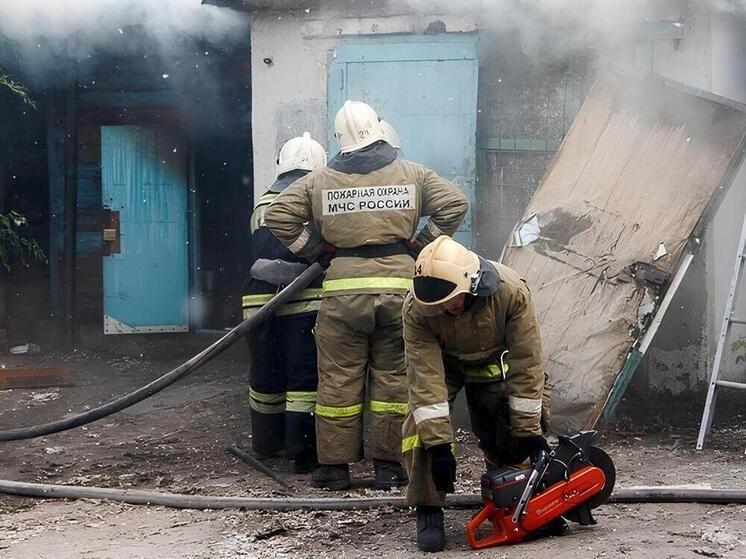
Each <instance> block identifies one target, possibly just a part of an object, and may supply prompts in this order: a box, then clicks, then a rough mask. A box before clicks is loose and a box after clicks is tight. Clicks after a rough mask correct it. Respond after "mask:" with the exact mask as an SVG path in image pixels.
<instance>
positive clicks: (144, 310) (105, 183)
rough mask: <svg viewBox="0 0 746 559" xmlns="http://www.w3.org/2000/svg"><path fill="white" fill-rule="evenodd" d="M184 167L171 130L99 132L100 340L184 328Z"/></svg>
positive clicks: (179, 142) (180, 144) (180, 143)
mask: <svg viewBox="0 0 746 559" xmlns="http://www.w3.org/2000/svg"><path fill="white" fill-rule="evenodd" d="M186 169H187V165H186V143H185V141H184V137H183V134H182V133H180V132H179V131H178V130H175V129H168V128H162V127H155V126H152V127H151V126H103V127H102V128H101V183H102V188H101V192H102V195H101V196H102V200H101V202H102V205H103V208H104V216H105V218H104V230H103V238H104V278H103V279H104V332H105V333H106V334H133V333H148V332H183V331H186V330H188V329H189V322H188V313H187V309H188V280H187V248H188V247H187V186H186V185H187V180H186V177H187V173H186Z"/></svg>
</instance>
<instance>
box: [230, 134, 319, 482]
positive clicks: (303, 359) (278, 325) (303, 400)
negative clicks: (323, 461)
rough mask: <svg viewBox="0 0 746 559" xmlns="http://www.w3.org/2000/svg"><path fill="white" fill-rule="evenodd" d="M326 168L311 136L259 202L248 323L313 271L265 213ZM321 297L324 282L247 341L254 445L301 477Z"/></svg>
mask: <svg viewBox="0 0 746 559" xmlns="http://www.w3.org/2000/svg"><path fill="white" fill-rule="evenodd" d="M324 165H326V151H325V150H324V148H323V147H322V146H321V144H319V143H318V142H316V141H314V140H312V139H311V137H310V135H309V134H308V132H305V133H304V134H303V136H302V137H297V138H292V139H290V140H288V141H287V142H286V143H285V145H283V146H282V149H281V150H280V154H279V157H278V160H277V180H276V181H275V182H274V183H273V184H272V186H270V187H269V190H268V191H267V192H265V193H264V194H263V195H262V197H261V198H260V199H259V202H258V203H257V205H256V207H255V208H254V212H253V214H252V216H251V250H252V266H251V272H250V277H249V281H248V283H247V286H246V290H245V293H246V294H245V295H244V297H243V308H244V318H248V317H249V316H251V315H252V314H254V313H255V312H257V311H258V310H259V308H261V306H262V305H264V304H265V303H266V302H267V301H269V299H271V298H272V297H273V296H274V295H275V293H276V292H277V291H278V290H279V289H281V288H283V287H284V286H286V285H287V284H288V283H290V282H291V281H292V280H293V279H295V278H296V277H297V276H298V275H300V274H301V273H302V272H303V270H304V269H305V268H306V267H307V266H308V262H307V261H306V260H304V259H303V258H302V257H300V256H297V255H295V254H293V253H292V252H291V251H289V250H288V249H287V248H285V246H284V245H283V244H282V243H281V242H280V241H278V240H277V238H276V237H275V236H274V235H273V234H272V233H270V231H269V229H267V226H266V223H265V222H264V214H265V212H266V210H267V207H268V206H269V204H270V203H271V202H272V201H273V200H274V199H275V198H277V196H279V194H280V193H281V192H282V191H283V190H284V189H286V188H287V187H288V186H289V185H291V184H293V183H294V182H295V181H297V180H298V179H299V178H301V177H302V176H304V175H306V174H308V173H309V172H310V171H313V170H314V169H319V168H321V167H324ZM320 298H321V284H320V282H319V283H317V284H315V285H312V286H311V287H309V288H307V289H305V290H303V291H302V292H301V294H300V295H299V296H298V297H297V298H296V299H295V300H294V301H291V302H289V303H288V304H286V305H285V306H284V307H282V308H281V309H280V310H279V312H278V313H277V315H276V316H274V317H272V318H270V319H269V320H267V321H266V322H265V323H264V324H263V325H262V326H260V327H259V328H258V329H257V330H255V331H253V332H251V333H250V334H249V335H248V336H247V341H248V344H249V353H250V366H249V384H250V389H249V406H250V409H251V426H252V434H253V435H252V446H253V448H254V451H256V452H257V453H259V454H261V455H264V456H271V455H274V454H277V453H278V452H281V451H282V450H283V449H284V450H285V457H286V458H288V459H291V460H294V461H295V469H296V471H297V472H298V473H302V472H308V471H311V470H312V469H313V467H314V466H315V465H316V436H315V432H314V417H313V411H314V406H315V405H316V383H317V373H316V345H315V342H314V339H313V333H312V329H313V325H314V323H315V321H316V313H317V311H318V308H319V304H320Z"/></svg>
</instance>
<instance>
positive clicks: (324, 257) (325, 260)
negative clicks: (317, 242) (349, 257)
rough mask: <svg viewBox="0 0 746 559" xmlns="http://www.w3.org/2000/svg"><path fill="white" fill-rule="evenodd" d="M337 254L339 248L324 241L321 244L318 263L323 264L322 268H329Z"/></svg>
mask: <svg viewBox="0 0 746 559" xmlns="http://www.w3.org/2000/svg"><path fill="white" fill-rule="evenodd" d="M335 252H337V247H335V246H334V245H333V244H331V243H327V242H326V241H324V242H323V243H321V252H320V253H319V256H318V258H317V259H316V262H318V263H319V264H321V267H322V268H324V269H326V268H328V267H329V264H331V262H332V259H333V258H334V253H335Z"/></svg>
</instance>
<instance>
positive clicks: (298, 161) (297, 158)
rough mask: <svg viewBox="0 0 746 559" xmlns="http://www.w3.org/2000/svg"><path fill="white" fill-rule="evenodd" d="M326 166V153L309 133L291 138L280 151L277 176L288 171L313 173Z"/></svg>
mask: <svg viewBox="0 0 746 559" xmlns="http://www.w3.org/2000/svg"><path fill="white" fill-rule="evenodd" d="M325 165H326V151H325V150H324V147H323V146H322V145H321V144H320V143H318V142H317V141H316V140H312V139H311V135H310V134H309V133H308V132H303V136H298V137H296V138H290V139H289V140H288V141H287V142H285V144H284V145H283V146H282V149H280V155H279V156H278V157H277V176H278V177H279V176H280V175H281V174H283V173H287V172H288V171H295V170H301V171H313V170H314V169H320V168H321V167H324V166H325Z"/></svg>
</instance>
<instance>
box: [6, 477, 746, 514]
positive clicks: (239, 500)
mask: <svg viewBox="0 0 746 559" xmlns="http://www.w3.org/2000/svg"><path fill="white" fill-rule="evenodd" d="M0 493H9V494H12V495H21V496H25V497H41V498H43V499H106V500H109V501H117V502H121V503H129V504H131V505H154V506H163V507H171V508H179V509H243V510H275V511H292V510H356V509H372V508H378V507H392V508H396V509H406V508H409V507H408V506H407V504H406V503H405V501H404V497H398V496H391V497H351V498H341V499H332V498H273V497H216V496H212V495H183V494H179V493H159V492H157V491H146V490H141V489H109V488H104V487H77V486H74V485H50V484H45V483H25V482H21V481H6V480H0ZM608 502H609V503H719V504H728V503H734V504H746V490H738V489H682V488H666V487H655V488H645V489H623V488H620V489H617V490H616V491H614V493H612V495H611V497H610V498H609V500H608ZM446 506H447V507H449V508H477V507H480V506H482V497H481V496H480V495H475V494H461V495H459V494H455V495H449V496H448V498H447V500H446Z"/></svg>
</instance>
